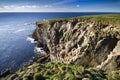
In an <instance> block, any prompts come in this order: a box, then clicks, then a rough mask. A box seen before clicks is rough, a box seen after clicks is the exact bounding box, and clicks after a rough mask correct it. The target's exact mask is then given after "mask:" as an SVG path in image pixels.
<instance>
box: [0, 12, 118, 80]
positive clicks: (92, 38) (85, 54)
mask: <svg viewBox="0 0 120 80" xmlns="http://www.w3.org/2000/svg"><path fill="white" fill-rule="evenodd" d="M36 26H37V27H36V30H35V31H34V33H33V35H32V37H33V38H34V39H35V41H37V48H38V49H40V51H41V53H40V55H41V56H40V57H37V58H34V61H35V63H34V64H31V65H28V66H26V67H24V68H21V69H20V70H19V71H17V72H16V73H9V74H8V75H4V76H1V80H103V79H104V80H119V79H120V75H119V74H120V71H119V69H120V14H109V15H95V16H82V17H74V18H68V19H56V20H46V21H43V22H36ZM2 75H3V74H2Z"/></svg>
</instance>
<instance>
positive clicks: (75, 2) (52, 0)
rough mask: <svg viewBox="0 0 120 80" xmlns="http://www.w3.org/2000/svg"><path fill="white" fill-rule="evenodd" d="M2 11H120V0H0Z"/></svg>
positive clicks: (0, 9) (0, 10)
mask: <svg viewBox="0 0 120 80" xmlns="http://www.w3.org/2000/svg"><path fill="white" fill-rule="evenodd" d="M0 12H120V0H0Z"/></svg>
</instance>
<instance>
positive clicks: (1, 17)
mask: <svg viewBox="0 0 120 80" xmlns="http://www.w3.org/2000/svg"><path fill="white" fill-rule="evenodd" d="M97 14H108V13H0V72H2V71H4V70H5V69H6V68H10V69H11V70H12V71H16V70H17V69H18V68H19V67H22V66H23V64H24V63H25V62H28V61H29V60H31V59H32V57H34V56H36V54H35V53H34V51H33V50H34V46H35V44H31V43H30V42H28V41H27V40H26V38H27V37H28V36H30V35H31V34H32V33H33V31H34V30H35V28H36V26H35V22H36V21H42V20H43V19H55V18H68V17H75V16H82V15H97Z"/></svg>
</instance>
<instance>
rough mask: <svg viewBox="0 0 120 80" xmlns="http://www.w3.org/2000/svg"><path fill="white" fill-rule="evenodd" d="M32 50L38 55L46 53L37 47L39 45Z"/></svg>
mask: <svg viewBox="0 0 120 80" xmlns="http://www.w3.org/2000/svg"><path fill="white" fill-rule="evenodd" d="M34 52H35V53H37V54H39V55H40V56H43V55H46V52H45V51H44V50H43V49H42V48H39V47H35V48H34Z"/></svg>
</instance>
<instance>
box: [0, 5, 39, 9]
mask: <svg viewBox="0 0 120 80" xmlns="http://www.w3.org/2000/svg"><path fill="white" fill-rule="evenodd" d="M37 7H39V6H36V5H20V6H18V5H6V6H0V9H1V10H3V9H11V10H12V9H25V8H26V9H27V8H37Z"/></svg>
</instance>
